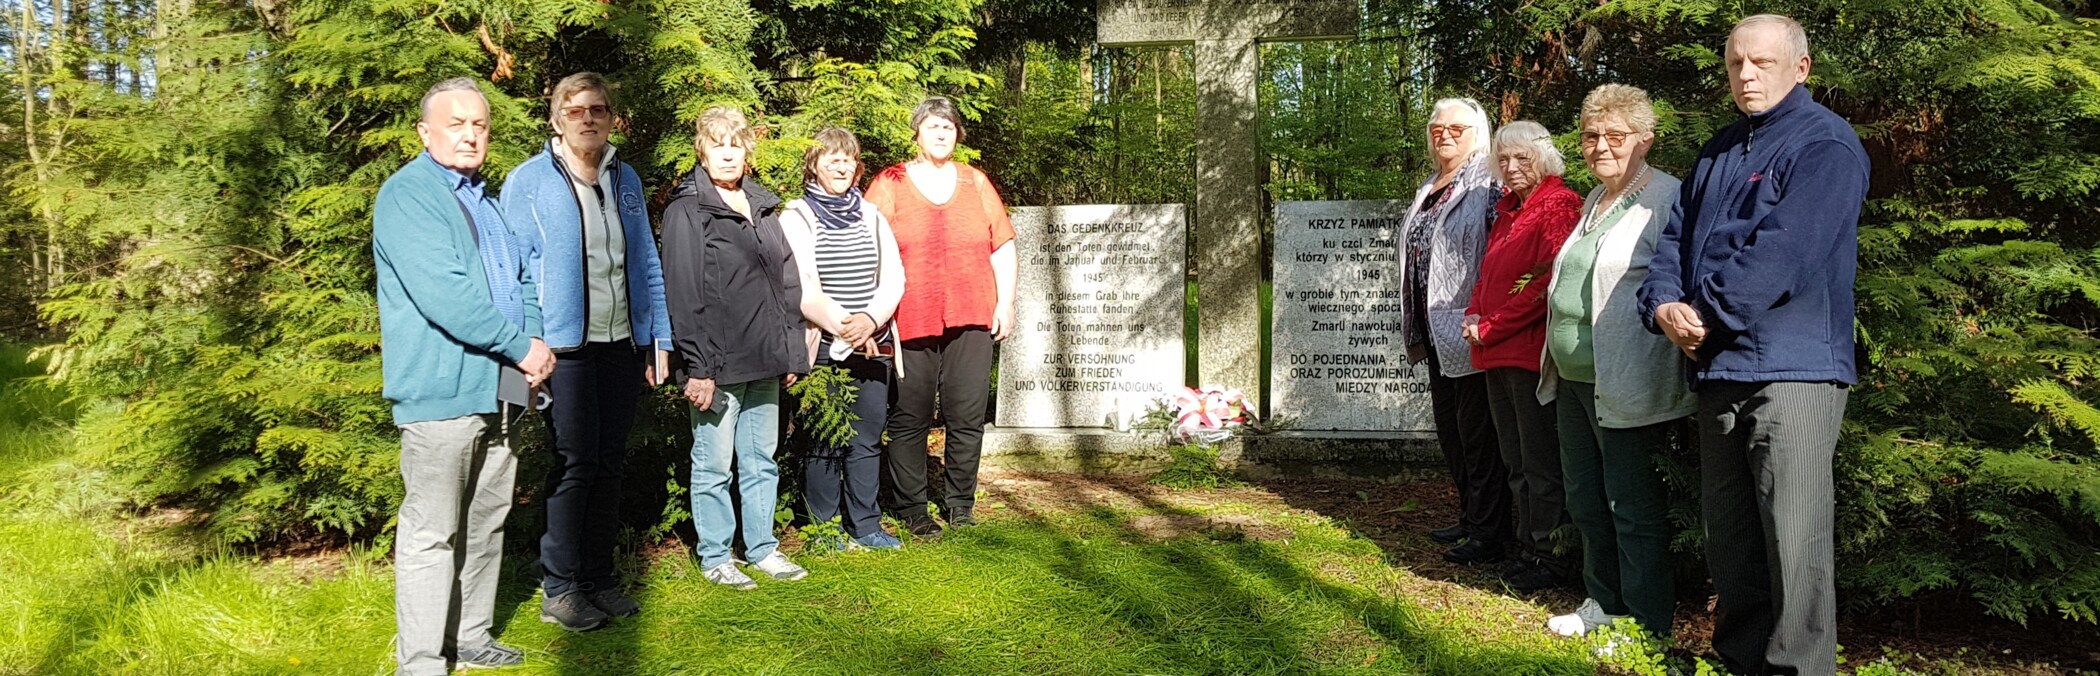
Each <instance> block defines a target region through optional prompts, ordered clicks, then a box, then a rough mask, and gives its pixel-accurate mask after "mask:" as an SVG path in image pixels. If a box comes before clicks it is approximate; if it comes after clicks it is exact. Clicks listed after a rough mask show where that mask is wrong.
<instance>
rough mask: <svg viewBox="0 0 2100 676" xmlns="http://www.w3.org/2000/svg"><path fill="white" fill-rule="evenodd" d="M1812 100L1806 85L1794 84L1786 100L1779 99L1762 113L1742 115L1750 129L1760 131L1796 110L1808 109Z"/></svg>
mask: <svg viewBox="0 0 2100 676" xmlns="http://www.w3.org/2000/svg"><path fill="white" fill-rule="evenodd" d="M1814 98H1815V97H1813V96H1810V95H1809V93H1808V85H1805V84H1796V85H1794V88H1793V89H1792V90H1789V91H1787V93H1786V98H1783V99H1780V100H1779V103H1778V104H1776V105H1773V106H1772V107H1770V108H1766V109H1765V110H1764V112H1761V113H1757V114H1754V115H1744V116H1743V117H1744V118H1745V119H1748V120H1750V128H1751V129H1760V128H1763V127H1765V126H1768V125H1770V124H1772V122H1773V121H1775V120H1778V119H1779V118H1782V117H1786V116H1787V115H1788V114H1790V113H1793V112H1794V111H1796V110H1800V109H1802V108H1806V107H1808V106H1809V104H1811V103H1814ZM1736 112H1738V113H1740V112H1742V111H1741V110H1738V111H1736Z"/></svg>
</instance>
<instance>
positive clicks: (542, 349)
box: [518, 338, 554, 387]
mask: <svg viewBox="0 0 2100 676" xmlns="http://www.w3.org/2000/svg"><path fill="white" fill-rule="evenodd" d="M518 370H520V371H524V372H525V384H527V385H531V386H533V387H539V385H540V383H544V382H547V377H548V376H552V375H554V351H553V350H550V349H547V344H546V343H543V342H540V339H538V338H534V339H532V349H530V350H527V351H526V352H525V361H521V362H518Z"/></svg>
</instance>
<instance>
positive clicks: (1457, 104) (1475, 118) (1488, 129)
mask: <svg viewBox="0 0 2100 676" xmlns="http://www.w3.org/2000/svg"><path fill="white" fill-rule="evenodd" d="M1454 109H1455V110H1457V111H1458V117H1459V121H1460V122H1464V123H1466V126H1468V127H1472V128H1473V130H1474V131H1477V132H1480V135H1479V136H1476V137H1474V140H1473V147H1472V148H1470V149H1468V150H1467V151H1466V156H1467V157H1472V156H1474V155H1479V154H1480V153H1482V152H1484V151H1486V150H1487V149H1488V147H1489V145H1488V136H1489V135H1491V134H1493V133H1494V131H1495V128H1494V124H1493V123H1491V122H1489V121H1488V114H1487V109H1486V108H1482V107H1480V102H1479V101H1475V100H1473V99H1470V98H1466V97H1463V96H1458V97H1452V98H1448V99H1438V100H1437V102H1436V105H1434V106H1431V107H1430V108H1429V122H1428V124H1436V118H1437V116H1440V115H1443V114H1444V111H1446V110H1454ZM1422 134H1423V135H1424V136H1427V135H1428V134H1429V127H1428V125H1427V124H1425V125H1424V126H1423V127H1422ZM1430 145H1432V146H1434V145H1436V144H1435V142H1433V141H1432V142H1431V143H1430Z"/></svg>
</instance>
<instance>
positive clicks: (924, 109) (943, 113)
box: [911, 96, 967, 142]
mask: <svg viewBox="0 0 2100 676" xmlns="http://www.w3.org/2000/svg"><path fill="white" fill-rule="evenodd" d="M929 117H938V118H941V119H943V120H947V121H948V124H952V125H955V140H956V141H957V142H961V141H962V140H963V138H964V137H965V136H966V135H967V134H966V132H964V131H963V121H962V112H961V111H958V110H956V109H955V102H954V101H952V100H949V99H948V97H946V96H928V97H926V100H924V101H920V102H919V105H918V107H915V108H912V109H911V136H912V138H914V139H916V138H918V137H919V125H920V124H921V123H924V122H925V121H926V118H929Z"/></svg>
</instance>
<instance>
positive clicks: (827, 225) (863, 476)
mask: <svg viewBox="0 0 2100 676" xmlns="http://www.w3.org/2000/svg"><path fill="white" fill-rule="evenodd" d="M816 142H817V143H816V145H815V146H812V147H811V148H810V149H809V151H808V152H806V153H804V154H803V160H802V173H803V178H804V179H805V180H806V181H807V182H808V183H807V185H806V186H805V187H804V189H803V190H804V192H803V197H802V199H799V200H795V201H793V202H789V203H788V205H787V210H786V212H785V213H783V214H782V215H781V217H780V226H781V229H782V230H785V231H787V234H788V243H789V245H790V246H791V247H792V248H793V249H794V251H795V262H796V267H798V268H800V269H801V273H802V317H803V319H805V320H807V321H808V322H809V324H810V325H811V326H813V327H815V328H816V329H817V331H815V332H812V333H811V334H810V335H811V338H812V340H813V342H812V344H811V347H810V351H809V353H810V358H811V360H812V361H813V362H814V363H815V364H822V365H827V366H836V367H838V368H841V369H844V370H845V371H846V372H847V373H849V374H851V375H852V377H853V384H854V386H855V387H857V388H858V389H859V391H860V394H859V396H858V397H857V398H855V399H854V402H853V414H854V415H855V416H857V417H858V418H859V419H858V420H855V421H854V423H853V439H852V440H850V441H848V442H847V443H846V444H845V445H843V446H840V447H836V448H817V449H811V452H810V455H809V466H808V468H807V471H806V472H805V475H806V476H807V477H808V485H807V486H806V488H805V494H806V496H807V500H808V504H809V520H810V522H811V523H823V522H825V521H830V520H831V519H833V518H839V519H840V522H841V523H840V525H841V526H842V527H844V528H845V530H846V534H847V535H849V536H851V537H852V538H853V542H855V543H857V544H859V545H861V546H864V547H870V548H875V549H896V548H897V547H899V546H900V543H899V541H898V540H897V538H896V537H893V536H891V535H890V534H888V533H885V532H883V530H882V510H881V509H880V508H879V507H878V506H877V505H876V503H875V494H876V491H877V490H878V488H879V485H880V481H881V471H882V470H881V467H882V428H883V425H884V424H885V422H886V421H888V420H889V390H890V373H891V371H890V368H891V364H892V357H891V356H890V355H891V354H892V353H893V351H894V350H893V347H892V346H893V345H894V344H895V335H894V332H895V329H894V328H892V326H891V325H890V318H891V316H892V315H894V314H896V311H897V301H898V300H899V299H901V298H903V297H904V264H903V262H902V260H901V259H900V258H898V255H897V238H896V235H895V234H893V233H891V232H890V224H889V222H888V221H886V220H884V219H883V217H882V212H881V211H879V210H876V209H875V208H874V207H872V206H869V205H868V204H867V203H866V202H864V201H862V200H861V195H860V188H858V187H855V186H856V185H857V184H858V183H859V182H860V174H861V164H860V142H859V140H857V139H855V138H854V137H853V133H852V132H849V131H846V130H844V129H840V128H838V127H829V128H826V129H824V130H823V131H819V132H817V136H816ZM842 510H843V512H844V513H843V514H841V511H842Z"/></svg>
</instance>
